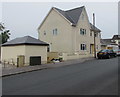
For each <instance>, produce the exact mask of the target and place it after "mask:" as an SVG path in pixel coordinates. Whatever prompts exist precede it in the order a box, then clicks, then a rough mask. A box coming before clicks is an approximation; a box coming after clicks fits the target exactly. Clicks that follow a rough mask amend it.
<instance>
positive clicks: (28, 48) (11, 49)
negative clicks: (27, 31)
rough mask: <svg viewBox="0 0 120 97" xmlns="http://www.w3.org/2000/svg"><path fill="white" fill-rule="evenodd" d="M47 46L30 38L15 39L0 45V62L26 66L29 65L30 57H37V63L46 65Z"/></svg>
mask: <svg viewBox="0 0 120 97" xmlns="http://www.w3.org/2000/svg"><path fill="white" fill-rule="evenodd" d="M47 46H48V44H47V43H45V42H43V41H40V40H38V39H35V38H33V37H31V36H25V37H19V38H15V39H13V40H11V41H8V42H6V43H4V44H3V45H2V48H1V49H2V54H1V60H2V62H6V63H7V64H14V65H20V66H26V65H30V64H31V63H30V61H31V59H32V58H31V57H33V58H34V57H39V59H40V60H38V61H39V63H41V64H42V63H46V62H47ZM30 58H31V59H30ZM33 65H34V64H33Z"/></svg>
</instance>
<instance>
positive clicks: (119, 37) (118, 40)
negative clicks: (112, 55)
mask: <svg viewBox="0 0 120 97" xmlns="http://www.w3.org/2000/svg"><path fill="white" fill-rule="evenodd" d="M112 41H113V42H115V43H116V44H117V45H118V47H119V49H120V35H114V36H113V38H112Z"/></svg>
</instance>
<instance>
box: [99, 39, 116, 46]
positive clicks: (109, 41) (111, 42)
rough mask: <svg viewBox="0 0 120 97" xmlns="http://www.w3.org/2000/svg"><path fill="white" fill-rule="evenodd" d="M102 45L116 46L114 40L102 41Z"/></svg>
mask: <svg viewBox="0 0 120 97" xmlns="http://www.w3.org/2000/svg"><path fill="white" fill-rule="evenodd" d="M100 42H101V45H116V44H115V42H114V41H112V39H101V40H100Z"/></svg>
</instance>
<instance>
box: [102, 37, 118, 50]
mask: <svg viewBox="0 0 120 97" xmlns="http://www.w3.org/2000/svg"><path fill="white" fill-rule="evenodd" d="M118 48H119V49H120V35H114V36H113V37H112V38H110V39H101V49H118Z"/></svg>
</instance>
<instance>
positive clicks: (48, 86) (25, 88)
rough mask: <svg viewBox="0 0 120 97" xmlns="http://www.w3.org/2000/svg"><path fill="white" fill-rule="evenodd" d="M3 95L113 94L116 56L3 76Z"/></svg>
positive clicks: (116, 91) (116, 74) (115, 86)
mask: <svg viewBox="0 0 120 97" xmlns="http://www.w3.org/2000/svg"><path fill="white" fill-rule="evenodd" d="M2 81H3V95H117V94H118V57H117V58H112V59H100V60H97V59H96V60H92V61H86V62H83V63H80V64H73V65H69V66H63V67H56V68H52V69H46V70H40V71H34V72H29V73H24V74H18V75H13V76H9V77H4V78H3V80H2Z"/></svg>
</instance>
